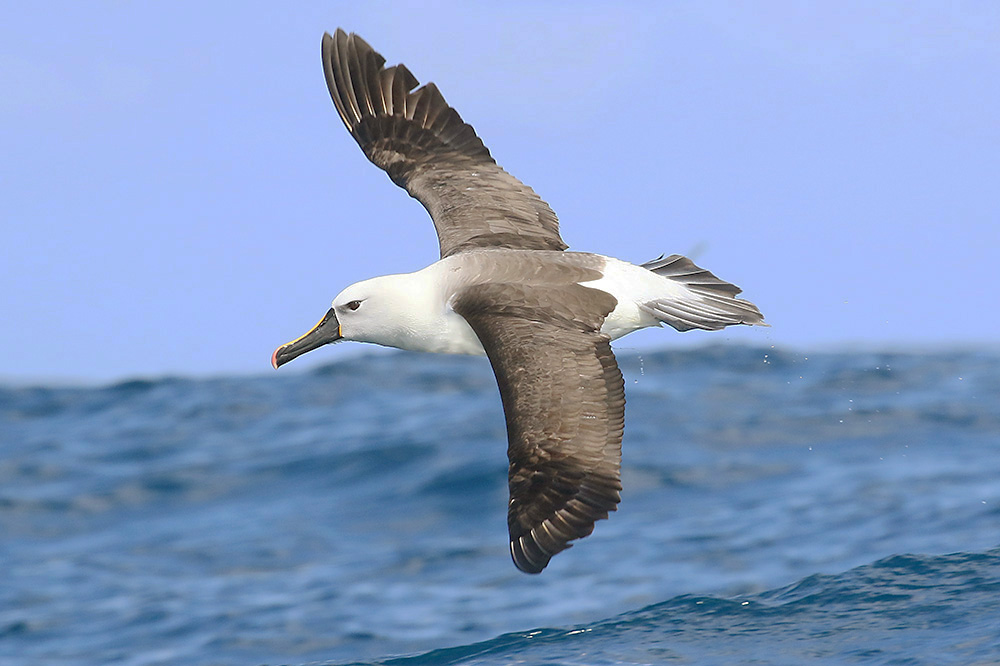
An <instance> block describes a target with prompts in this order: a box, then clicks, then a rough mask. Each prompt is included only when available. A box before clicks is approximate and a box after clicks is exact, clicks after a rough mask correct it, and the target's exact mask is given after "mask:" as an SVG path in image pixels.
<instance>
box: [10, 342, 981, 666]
mask: <svg viewBox="0 0 1000 666" xmlns="http://www.w3.org/2000/svg"><path fill="white" fill-rule="evenodd" d="M266 355H267V354H266V353H265V354H264V356H265V357H266ZM329 355H330V357H332V358H334V359H335V360H334V362H333V363H331V364H329V365H325V366H322V367H319V368H317V369H315V370H312V371H306V372H301V371H299V372H296V369H295V367H294V364H293V365H292V366H290V367H289V368H287V369H286V368H283V369H282V371H281V372H277V373H275V372H267V373H263V374H261V375H259V376H249V377H219V378H210V379H192V378H184V377H162V378H154V379H133V380H128V381H121V382H118V383H114V384H109V385H100V386H47V385H27V384H15V383H9V384H7V385H5V386H0V566H2V574H0V575H2V579H3V582H2V584H0V664H3V665H5V666H7V665H16V666H20V665H22V664H24V665H29V664H45V665H50V664H52V665H73V666H80V665H83V666H86V665H89V664H94V665H97V664H101V665H104V664H121V665H127V666H153V665H160V664H171V665H173V664H184V665H189V664H190V665H194V666H208V665H226V666H228V665H234V666H235V665H241V666H250V665H257V664H313V663H321V664H348V663H352V664H396V665H400V666H403V665H414V666H415V665H417V664H420V665H425V666H429V665H438V664H580V665H597V664H699V665H702V664H719V665H723V664H726V665H729V664H788V665H798V664H804V663H809V664H899V665H904V664H905V665H917V664H928V665H931V664H933V665H935V666H939V665H941V664H962V665H963V666H964V665H969V664H997V663H1000V353H998V352H997V351H996V350H975V349H964V350H947V349H944V350H942V349H936V350H932V351H921V352H917V351H892V350H882V351H871V350H869V351H821V350H820V351H814V352H805V351H799V350H788V349H781V348H777V349H775V348H753V347H732V346H715V345H713V346H706V347H697V348H686V349H683V350H674V351H644V352H637V351H635V350H629V349H628V348H624V349H619V351H618V358H619V362H620V365H621V366H622V369H623V372H624V374H625V378H626V394H627V399H628V405H627V408H626V428H625V440H624V444H623V459H624V460H623V471H622V476H623V483H624V487H625V489H624V491H623V493H622V503H621V505H620V508H619V510H618V511H617V512H616V513H614V514H612V516H611V519H610V520H607V521H601V522H599V523H598V525H597V528H596V530H595V532H594V534H593V535H592V536H590V537H588V538H586V539H584V540H582V541H579V542H576V545H575V546H574V547H573V548H571V549H570V550H568V551H566V552H564V553H562V554H560V555H558V556H556V557H555V558H554V559H553V561H552V563H551V564H550V565H549V567H548V568H547V569H546V570H545V571H544V572H543V573H542V574H541V575H538V576H528V575H525V574H522V573H520V572H518V571H517V570H516V569H515V568H514V566H513V564H512V563H511V561H510V557H509V554H508V549H507V536H506V504H507V489H506V470H507V462H506V439H505V430H504V421H503V415H502V411H501V407H500V400H499V394H498V392H497V388H496V384H495V383H494V380H493V375H492V372H491V370H490V368H489V364H488V362H487V361H485V360H484V359H477V358H458V357H446V356H431V355H423V354H415V353H402V352H400V353H371V354H359V355H354V356H349V357H346V358H343V359H341V360H336V359H337V356H338V354H337V353H336V352H333V353H330V354H329Z"/></svg>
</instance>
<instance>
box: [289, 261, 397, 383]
mask: <svg viewBox="0 0 1000 666" xmlns="http://www.w3.org/2000/svg"><path fill="white" fill-rule="evenodd" d="M402 277H403V276H400V275H383V276H381V277H377V278H372V279H371V280H364V281H362V282H356V283H354V284H352V285H351V286H349V287H347V288H346V289H344V290H343V291H342V292H340V293H339V294H337V297H336V298H334V299H333V304H332V306H331V307H330V310H329V311H328V312H327V313H326V314H325V315H323V318H322V319H320V320H319V323H318V324H316V325H315V326H313V327H312V329H310V330H309V332H307V333H306V334H305V335H302V336H301V337H298V338H296V339H295V340H292V341H291V342H289V343H287V344H284V345H282V346H280V347H278V348H277V349H275V350H274V353H273V354H272V355H271V365H273V366H274V367H275V368H278V367H279V366H282V365H284V364H285V363H288V362H289V361H291V360H292V359H294V358H296V357H298V356H301V355H302V354H305V353H306V352H310V351H312V350H313V349H317V348H319V347H322V346H324V345H328V344H331V343H334V342H339V341H341V340H353V341H355V342H371V343H374V344H378V345H384V346H387V347H401V346H405V342H404V341H405V339H406V338H408V337H409V336H411V335H412V330H413V329H412V326H411V325H410V322H411V320H412V317H411V316H410V315H411V313H412V312H413V311H414V303H413V298H412V293H411V289H409V288H408V287H407V284H406V281H405V280H403V279H401V278H402Z"/></svg>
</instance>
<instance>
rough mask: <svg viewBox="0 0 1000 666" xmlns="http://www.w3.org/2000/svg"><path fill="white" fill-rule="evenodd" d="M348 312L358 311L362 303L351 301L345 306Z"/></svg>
mask: <svg viewBox="0 0 1000 666" xmlns="http://www.w3.org/2000/svg"><path fill="white" fill-rule="evenodd" d="M345 307H346V308H347V309H348V310H357V309H358V308H360V307H361V301H351V302H350V303H348V304H347V305H346V306H345Z"/></svg>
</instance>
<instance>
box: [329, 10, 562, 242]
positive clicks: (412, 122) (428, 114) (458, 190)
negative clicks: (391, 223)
mask: <svg viewBox="0 0 1000 666" xmlns="http://www.w3.org/2000/svg"><path fill="white" fill-rule="evenodd" d="M384 65H385V58H383V57H382V56H381V55H379V54H378V53H377V52H376V51H375V50H374V49H372V47H371V46H369V45H368V44H367V43H366V42H365V41H364V40H363V39H361V38H360V37H358V36H357V35H355V34H353V33H352V34H350V35H348V34H347V33H345V32H344V31H343V30H340V29H338V30H337V32H336V33H335V34H334V36H333V37H331V36H330V35H329V34H324V35H323V70H324V72H325V73H326V83H327V86H328V87H329V89H330V96H331V97H333V103H334V104H335V105H336V107H337V111H338V112H339V113H340V117H341V118H342V119H343V120H344V124H345V125H347V129H348V130H350V132H351V135H352V136H353V137H354V138H355V140H356V141H357V142H358V145H360V146H361V149H362V150H363V151H364V153H365V155H367V156H368V159H369V160H371V161H372V162H373V163H374V164H375V165H376V166H378V167H379V168H381V169H384V170H385V171H386V173H388V174H389V177H390V178H392V181H393V182H394V183H396V184H397V185H399V186H400V187H402V188H403V189H405V190H406V191H407V192H409V193H410V196H412V197H414V198H415V199H417V200H418V201H419V202H420V203H422V204H423V205H424V208H426V209H427V212H429V213H430V215H431V219H433V220H434V227H435V228H436V229H437V235H438V241H439V242H440V244H441V257H442V258H444V257H447V256H448V255H452V254H455V253H456V252H461V251H463V250H467V249H471V248H482V247H504V248H511V249H522V250H565V249H566V244H565V243H563V241H562V238H560V237H559V220H558V219H557V218H556V214H555V213H553V212H552V209H551V208H549V205H548V204H547V203H545V202H544V201H542V200H541V199H540V198H539V197H538V195H537V194H535V192H534V190H532V189H531V188H530V187H528V186H527V185H525V184H524V183H522V182H521V181H519V180H518V179H517V178H514V177H513V176H511V175H510V174H509V173H507V172H506V171H504V170H503V169H501V168H500V167H499V166H497V163H496V162H495V161H493V158H492V157H491V156H490V151H489V150H487V148H486V146H484V145H483V142H482V141H481V140H480V139H479V137H478V136H476V132H475V130H474V129H472V126H470V125H467V124H466V123H465V122H463V121H462V118H461V117H460V116H459V115H458V112H457V111H455V109H453V108H451V107H450V106H448V103H447V102H445V101H444V97H442V96H441V93H440V92H438V89H437V87H436V86H435V85H434V84H433V83H428V84H427V85H425V86H423V87H420V88H417V85H418V83H419V82H418V81H417V79H416V78H415V77H414V76H413V75H412V74H411V73H410V72H409V70H407V69H406V67H405V66H404V65H396V66H394V67H385V66H384ZM414 88H416V90H414Z"/></svg>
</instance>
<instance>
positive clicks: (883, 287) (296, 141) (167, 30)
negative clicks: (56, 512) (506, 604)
mask: <svg viewBox="0 0 1000 666" xmlns="http://www.w3.org/2000/svg"><path fill="white" fill-rule="evenodd" d="M609 5H610V3H608V4H605V3H587V2H584V3H573V4H572V5H571V4H569V3H554V2H541V3H539V2H530V3H528V2H525V3H521V2H509V3H504V4H503V5H502V6H500V5H496V6H493V5H488V4H487V3H447V2H439V3H435V2H431V3H428V2H421V3H387V2H368V3H293V4H281V3H273V2H266V3H265V2H248V3H242V4H240V5H239V7H240V11H239V12H236V13H234V12H233V11H232V5H224V4H223V3H188V2H179V3H178V2H171V3H125V2H96V3H54V4H49V3H46V4H44V5H43V4H41V3H20V4H17V5H11V6H10V7H9V8H8V9H7V10H6V11H5V17H4V21H3V23H2V25H0V89H2V90H3V94H2V95H0V121H2V124H3V127H4V131H3V132H0V154H2V155H3V158H2V160H3V161H2V172H0V308H2V320H0V321H2V324H0V346H2V348H3V349H4V350H5V351H6V353H5V362H4V364H3V366H2V369H0V377H6V378H14V379H27V380H31V379H50V378H61V379H85V380H105V379H111V378H117V377H123V376H137V375H158V374H163V373H183V374H198V375H205V374H219V373H234V372H235V373H252V372H266V371H270V368H269V366H268V361H269V358H270V354H271V351H272V350H273V348H274V347H276V346H277V345H278V344H280V343H283V342H285V341H287V340H289V339H291V338H293V337H296V336H298V335H299V334H300V333H302V332H304V331H305V330H306V329H307V328H308V327H309V326H311V325H312V324H313V323H314V322H315V321H316V320H317V319H318V318H319V317H320V315H322V314H323V312H325V310H326V308H327V306H328V303H329V301H330V299H331V298H332V297H333V296H334V295H335V294H336V293H337V292H338V291H339V290H340V289H341V288H342V287H344V286H346V285H347V284H349V283H351V282H354V281H357V280H359V279H363V278H367V277H371V276H373V275H379V274H384V273H393V272H404V271H410V270H416V269H418V268H421V267H423V266H424V265H426V264H428V263H430V262H432V261H434V260H435V259H436V258H437V254H436V253H437V243H436V239H435V237H434V234H433V230H432V227H431V225H430V221H429V220H428V219H427V218H426V215H425V213H424V211H423V209H422V208H421V207H420V205H419V204H418V203H417V202H416V201H414V200H412V199H410V198H409V197H408V196H407V195H406V194H405V192H403V191H402V190H398V189H397V188H396V187H395V186H393V185H392V184H391V182H390V181H389V180H388V178H387V177H386V176H385V175H384V174H383V173H382V172H381V171H379V170H378V169H376V168H375V167H374V166H372V165H370V164H369V163H368V162H367V160H366V159H365V158H364V156H363V155H362V154H361V152H360V150H358V148H357V146H356V144H355V143H354V142H353V140H352V139H351V138H350V136H349V135H348V134H347V132H346V131H345V130H344V128H343V127H342V125H341V124H340V121H339V119H338V117H337V115H336V112H335V111H334V109H333V106H332V104H331V102H330V100H329V97H328V95H327V91H326V87H325V84H324V81H323V74H322V68H321V64H320V57H319V53H320V37H321V35H322V33H323V31H324V30H329V31H332V30H333V29H335V28H336V27H338V26H341V27H344V28H345V29H347V30H351V31H355V32H358V33H359V34H361V35H362V36H363V37H364V38H365V39H366V40H367V41H369V42H370V43H371V44H372V45H373V46H374V47H375V48H376V49H377V50H379V51H381V52H382V53H383V55H385V56H386V58H387V59H388V61H389V62H390V63H395V62H405V63H406V64H407V66H408V67H409V68H410V69H411V70H412V71H413V72H414V74H416V76H417V77H418V78H419V79H420V80H421V82H428V81H434V82H436V83H437V84H438V86H439V87H440V89H441V90H442V92H443V93H444V95H445V97H446V99H447V100H448V101H449V102H450V103H451V104H452V105H453V106H455V107H456V108H457V109H458V110H459V111H460V113H461V114H462V116H463V118H465V120H466V121H468V122H469V123H471V124H472V125H473V126H474V127H475V128H476V130H477V131H478V133H479V135H480V136H481V137H482V138H483V139H484V141H485V143H486V145H487V146H489V147H490V149H491V151H492V153H493V155H494V157H495V158H496V159H497V161H498V162H499V163H500V164H501V165H502V166H504V167H505V168H506V169H507V170H508V171H510V172H511V173H513V174H515V175H516V176H518V177H519V178H520V179H521V180H523V181H525V182H526V183H528V184H530V185H531V186H532V187H534V189H535V190H536V191H537V192H538V193H539V194H540V195H541V196H542V197H543V198H544V199H546V200H547V201H548V202H549V203H550V204H551V205H552V207H553V208H554V209H555V211H556V212H557V213H558V214H559V216H560V219H561V223H562V230H563V237H564V238H565V239H566V241H567V242H568V243H569V244H570V245H571V246H572V248H573V249H578V250H588V251H597V252H602V253H605V254H611V255H615V256H618V257H620V258H622V259H627V260H631V261H636V262H641V261H644V260H647V259H650V258H652V257H654V256H656V255H658V254H660V253H672V252H681V253H690V254H691V255H692V256H693V257H694V258H695V259H696V261H697V262H698V263H699V264H701V265H703V266H705V267H707V268H709V269H710V270H712V271H714V272H715V273H716V274H718V275H719V276H721V277H723V278H725V279H728V280H731V281H733V282H735V283H736V284H738V285H740V286H741V287H743V289H744V295H745V296H746V297H747V298H749V299H751V300H753V301H754V302H755V303H757V304H758V305H759V306H760V307H761V309H762V310H763V311H764V313H765V314H766V315H767V318H768V321H769V322H770V323H771V324H772V328H770V329H753V330H751V329H743V328H742V327H741V329H740V330H733V329H728V330H726V331H724V332H721V333H715V334H699V333H697V332H692V333H686V334H678V333H674V332H673V331H670V330H659V331H643V332H640V333H638V334H636V335H634V336H631V337H630V338H627V339H626V340H623V341H621V343H620V344H619V348H621V347H626V348H633V349H642V348H648V347H653V346H669V345H679V344H691V343H704V342H708V341H716V342H733V343H746V344H759V345H772V344H773V345H778V346H792V347H795V348H799V349H806V350H813V349H822V348H830V347H843V346H845V345H864V346H870V347H893V346H899V345H903V346H907V347H914V346H917V347H920V346H940V345H960V346H970V345H980V344H990V345H994V344H995V340H996V334H997V330H998V325H1000V315H998V314H997V306H996V302H997V296H996V294H995V283H996V282H997V279H998V277H1000V270H998V263H1000V262H998V259H1000V120H998V119H1000V86H998V85H997V82H998V81H1000V4H997V3H989V2H967V3H936V2H926V3H925V2H879V3H869V2H830V3H798V2H795V3H792V2H771V3H736V2H732V3H727V2H698V3H694V2H691V3H648V4H643V3H634V4H629V5H626V6H625V7H624V8H623V7H612V6H609ZM361 349H363V348H362V347H361V346H360V345H354V351H355V352H356V351H358V350H361ZM347 353H351V352H350V351H348V345H338V346H336V347H332V348H328V349H325V350H321V351H318V352H313V353H312V354H310V355H309V357H306V358H304V359H302V360H301V361H297V362H296V364H294V366H290V367H289V370H292V371H294V367H295V366H297V367H298V368H304V367H308V366H309V365H310V364H315V363H321V362H326V361H329V360H332V359H334V358H337V357H338V356H342V355H343V354H347ZM282 371H285V369H282Z"/></svg>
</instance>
